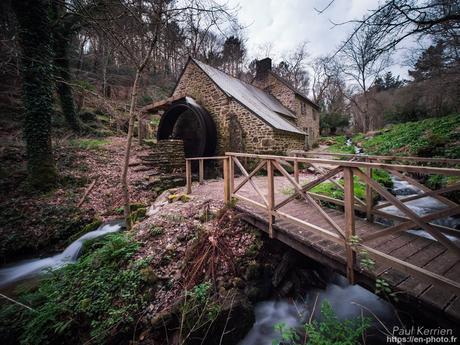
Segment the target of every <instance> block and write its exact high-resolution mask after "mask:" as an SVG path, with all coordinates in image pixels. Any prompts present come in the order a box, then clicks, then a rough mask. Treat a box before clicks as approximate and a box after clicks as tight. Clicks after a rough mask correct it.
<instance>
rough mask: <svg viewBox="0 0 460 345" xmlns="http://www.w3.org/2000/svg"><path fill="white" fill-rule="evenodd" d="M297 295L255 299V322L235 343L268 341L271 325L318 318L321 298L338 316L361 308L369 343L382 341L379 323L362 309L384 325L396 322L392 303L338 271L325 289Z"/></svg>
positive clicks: (262, 344)
mask: <svg viewBox="0 0 460 345" xmlns="http://www.w3.org/2000/svg"><path fill="white" fill-rule="evenodd" d="M301 297H303V298H298V299H297V300H296V301H289V300H287V299H286V300H271V301H264V302H260V303H258V304H257V305H256V307H255V318H256V322H255V323H254V325H253V327H252V329H251V330H250V331H249V333H248V334H247V335H246V337H245V338H244V339H243V340H242V341H241V342H240V343H239V344H238V345H271V344H272V341H273V340H274V339H277V337H278V336H279V334H278V333H277V331H275V328H274V326H275V325H276V324H277V323H283V324H285V325H286V326H288V327H294V328H298V329H299V330H300V329H302V325H303V324H305V323H306V322H308V321H309V319H310V317H311V318H312V319H313V320H318V319H319V318H320V307H321V303H322V301H324V300H327V301H328V302H329V304H330V305H331V306H332V308H333V310H334V312H335V314H336V315H337V318H338V319H339V320H346V319H350V318H354V317H357V316H360V315H361V312H362V315H364V316H367V317H369V318H371V319H372V328H371V330H370V331H369V334H368V343H369V344H378V343H379V340H380V341H381V342H380V343H382V344H383V343H384V342H382V340H383V339H385V336H384V335H383V333H382V327H381V326H380V325H379V323H378V322H377V320H376V319H375V318H374V317H372V315H371V314H370V313H369V312H368V311H367V310H366V309H369V310H371V311H372V312H373V313H374V314H375V315H376V316H377V317H378V318H379V319H380V320H381V321H383V322H384V323H385V324H386V325H387V326H388V327H392V326H393V325H396V324H397V322H396V320H397V319H396V316H395V314H394V311H393V307H392V306H391V305H390V304H389V303H387V302H385V301H384V300H383V299H381V298H380V297H378V296H377V295H375V294H373V293H372V292H370V291H368V290H366V289H364V288H362V287H360V286H359V285H350V284H348V282H347V280H346V278H344V277H342V276H341V275H338V274H335V275H333V276H332V278H331V280H330V281H329V283H328V284H327V286H326V289H324V290H323V289H310V290H309V291H307V293H306V295H305V296H301ZM315 302H316V303H315ZM312 312H313V316H311V313H312ZM382 337H383V338H382Z"/></svg>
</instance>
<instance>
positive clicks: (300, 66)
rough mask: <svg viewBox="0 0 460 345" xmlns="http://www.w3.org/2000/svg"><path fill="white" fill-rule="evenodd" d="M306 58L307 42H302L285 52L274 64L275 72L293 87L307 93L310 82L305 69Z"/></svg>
mask: <svg viewBox="0 0 460 345" xmlns="http://www.w3.org/2000/svg"><path fill="white" fill-rule="evenodd" d="M307 58H308V51H307V42H302V43H300V44H299V45H298V46H297V47H295V48H294V49H293V50H292V51H290V52H288V53H287V54H285V56H284V57H283V59H282V61H281V62H280V63H279V64H278V65H277V66H275V72H276V73H277V74H278V75H279V76H281V77H283V78H285V79H286V80H288V81H289V82H290V83H291V85H292V86H293V87H294V88H296V89H298V90H299V91H302V92H304V93H308V88H309V83H310V78H309V75H308V71H307V69H306V64H307Z"/></svg>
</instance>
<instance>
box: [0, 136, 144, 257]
mask: <svg viewBox="0 0 460 345" xmlns="http://www.w3.org/2000/svg"><path fill="white" fill-rule="evenodd" d="M3 141H5V146H4V148H3V150H2V151H0V155H1V157H0V159H1V160H2V162H3V165H2V168H1V173H0V185H1V188H2V191H3V193H1V195H0V210H1V211H0V262H1V263H2V264H5V263H7V262H11V261H13V260H15V259H18V258H22V257H25V258H27V257H31V256H35V255H37V254H38V253H40V254H43V253H53V252H56V251H60V250H62V249H63V248H65V246H66V245H68V244H69V243H70V242H71V239H72V238H74V237H72V236H75V235H76V236H78V234H79V233H81V232H86V231H91V230H94V229H95V228H97V227H98V226H99V225H100V224H101V222H105V221H108V220H111V219H115V218H118V217H120V212H121V211H120V207H121V206H122V195H121V187H120V183H119V181H120V174H121V168H122V160H123V155H124V144H125V138H123V137H113V136H112V137H97V138H96V137H76V136H74V135H70V136H69V133H67V132H66V133H65V134H63V136H62V137H56V138H55V139H54V143H53V144H54V147H55V159H56V164H57V169H58V171H59V175H60V178H59V182H58V184H57V185H56V186H55V188H53V189H52V190H51V191H48V192H46V193H40V192H36V191H32V190H30V189H29V188H28V186H27V183H26V181H25V177H26V170H25V157H24V156H23V153H22V152H24V151H23V148H22V146H20V145H22V144H20V143H19V142H15V141H12V140H10V141H8V140H7V139H4V138H3V139H2V142H3ZM132 152H133V156H132V160H133V161H134V160H136V159H137V157H138V156H139V155H143V154H145V153H146V152H148V147H141V146H139V145H137V144H136V143H134V146H133V149H132ZM6 167H8V168H6ZM128 180H129V185H130V193H131V202H132V203H133V204H142V205H146V204H148V203H149V202H151V201H152V195H151V192H150V190H149V188H148V185H147V182H148V181H147V180H146V178H145V172H138V171H135V169H130V172H129V176H128ZM90 186H92V188H91V190H88V188H89V187H90ZM87 190H88V194H87V195H86V196H85V197H84V198H83V196H84V195H85V192H86V191H87ZM69 239H70V242H69Z"/></svg>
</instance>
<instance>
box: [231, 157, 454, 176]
mask: <svg viewBox="0 0 460 345" xmlns="http://www.w3.org/2000/svg"><path fill="white" fill-rule="evenodd" d="M225 155H226V156H233V157H244V158H258V159H265V160H267V159H268V160H270V159H271V160H277V159H281V160H284V161H291V162H298V163H313V164H314V163H317V164H324V165H331V166H343V167H348V168H377V169H384V170H397V171H404V172H418V173H425V174H439V175H447V176H460V169H457V168H443V167H427V166H415V165H403V164H384V163H371V162H358V161H347V160H338V159H321V158H303V157H293V156H276V155H260V154H253V153H240V152H226V153H225Z"/></svg>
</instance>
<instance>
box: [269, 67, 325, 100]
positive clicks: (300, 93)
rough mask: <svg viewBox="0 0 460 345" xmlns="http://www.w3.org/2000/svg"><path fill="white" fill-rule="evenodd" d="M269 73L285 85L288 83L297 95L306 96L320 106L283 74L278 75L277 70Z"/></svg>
mask: <svg viewBox="0 0 460 345" xmlns="http://www.w3.org/2000/svg"><path fill="white" fill-rule="evenodd" d="M269 73H271V74H272V75H273V76H274V77H275V78H277V79H278V80H279V81H281V82H282V83H284V85H286V86H287V87H288V88H289V89H291V91H293V92H294V93H296V94H297V95H299V96H301V97H303V98H305V99H306V100H307V101H309V102H310V103H311V104H313V105H315V106H316V107H318V108H319V105H318V104H317V103H316V102H314V101H313V100H312V99H310V97H308V96H307V95H305V94H304V93H303V92H301V91H300V90H299V89H297V88H295V87H294V86H292V84H291V83H290V82H289V80H287V79H286V78H283V77H282V76H280V75H278V74H277V73H276V72H274V71H269Z"/></svg>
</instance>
